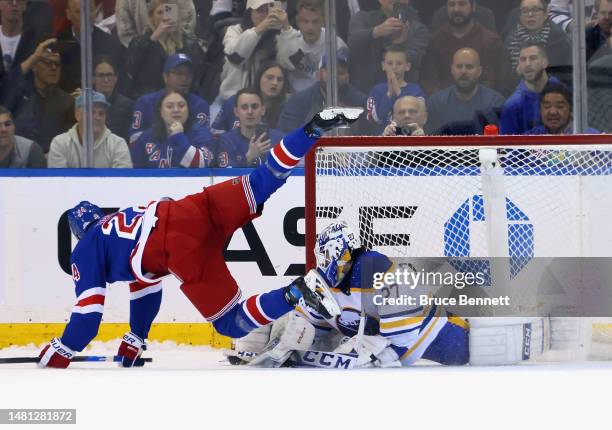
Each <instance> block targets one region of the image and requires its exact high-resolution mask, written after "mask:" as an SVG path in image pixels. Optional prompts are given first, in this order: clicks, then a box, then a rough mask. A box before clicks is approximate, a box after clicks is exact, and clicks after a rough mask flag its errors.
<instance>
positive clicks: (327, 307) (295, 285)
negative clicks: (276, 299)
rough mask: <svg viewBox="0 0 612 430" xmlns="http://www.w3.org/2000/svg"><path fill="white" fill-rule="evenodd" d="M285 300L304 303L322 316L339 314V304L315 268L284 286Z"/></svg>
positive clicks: (293, 304)
mask: <svg viewBox="0 0 612 430" xmlns="http://www.w3.org/2000/svg"><path fill="white" fill-rule="evenodd" d="M285 300H287V303H289V304H290V305H292V306H297V305H300V306H303V305H306V306H308V307H310V308H312V309H313V310H314V311H315V312H317V313H318V314H319V315H321V316H322V317H324V318H332V317H335V316H336V315H340V306H338V303H337V302H336V299H335V298H334V296H333V294H332V292H331V290H330V289H329V286H328V285H327V282H326V281H325V279H324V278H323V277H322V276H321V275H320V274H319V273H318V272H317V271H316V270H315V269H311V270H310V271H309V272H308V273H307V274H306V276H302V277H300V278H297V279H296V280H295V281H293V282H292V283H291V284H289V285H288V286H287V287H286V290H285Z"/></svg>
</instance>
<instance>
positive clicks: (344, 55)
mask: <svg viewBox="0 0 612 430" xmlns="http://www.w3.org/2000/svg"><path fill="white" fill-rule="evenodd" d="M336 60H337V61H338V63H344V65H345V66H348V62H349V53H348V49H347V48H340V49H338V51H336ZM325 66H327V54H324V55H323V57H322V58H321V64H320V66H319V68H320V69H322V68H323V67H325Z"/></svg>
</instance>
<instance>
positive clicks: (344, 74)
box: [276, 49, 367, 134]
mask: <svg viewBox="0 0 612 430" xmlns="http://www.w3.org/2000/svg"><path fill="white" fill-rule="evenodd" d="M326 65H327V55H324V56H323V58H322V60H321V66H320V67H319V72H318V78H319V81H318V82H316V83H315V84H313V85H311V86H309V87H308V88H306V89H305V90H303V91H300V92H297V93H295V94H293V95H292V96H291V97H290V98H289V100H287V104H286V105H285V108H284V109H283V112H282V113H281V115H280V118H279V119H278V124H277V127H276V128H278V129H279V130H281V131H284V132H288V131H290V130H293V129H294V128H296V127H298V126H299V124H303V123H305V122H306V121H308V118H310V117H312V116H313V115H314V114H316V113H317V112H318V111H320V110H321V109H323V107H324V106H326V105H327V102H326V99H327V75H328V74H327V69H326ZM337 65H338V67H337V71H338V104H339V105H340V106H355V107H365V105H366V99H367V97H366V95H365V94H364V93H362V92H361V91H359V90H358V89H357V88H355V87H354V86H352V85H351V84H350V83H349V81H350V76H349V70H348V50H347V49H339V50H338V54H337ZM356 125H357V126H358V125H359V122H357V123H356ZM353 134H354V133H353Z"/></svg>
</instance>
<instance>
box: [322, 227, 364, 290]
mask: <svg viewBox="0 0 612 430" xmlns="http://www.w3.org/2000/svg"><path fill="white" fill-rule="evenodd" d="M360 247H361V244H360V242H359V239H357V235H356V234H355V233H353V231H352V230H351V229H350V227H349V226H348V224H347V223H346V222H344V221H341V222H335V223H332V224H330V225H329V226H327V227H326V228H325V229H324V230H323V231H322V232H321V233H320V234H319V237H318V238H317V244H316V246H315V256H316V258H317V268H318V269H319V272H321V273H322V274H323V275H324V276H325V278H326V279H327V281H328V282H329V283H330V285H331V286H332V287H337V286H338V284H340V282H342V279H344V276H345V275H346V274H347V273H348V272H349V270H351V266H352V252H353V251H355V250H356V249H358V248H360Z"/></svg>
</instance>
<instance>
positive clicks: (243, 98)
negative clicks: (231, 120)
mask: <svg viewBox="0 0 612 430" xmlns="http://www.w3.org/2000/svg"><path fill="white" fill-rule="evenodd" d="M265 112H266V108H265V106H264V104H263V101H262V99H261V96H260V95H259V93H258V92H257V91H256V90H254V89H250V88H244V89H242V90H240V91H238V94H236V106H235V108H234V114H235V115H236V116H237V117H238V120H239V121H240V126H239V127H238V128H235V129H233V130H232V131H229V132H227V133H224V134H222V135H221V137H220V142H219V147H218V150H217V156H216V164H217V165H218V166H219V167H250V166H258V165H260V164H261V163H262V162H263V161H262V160H265V155H266V154H267V153H268V152H269V151H270V148H272V147H273V146H274V145H276V144H277V143H278V142H280V141H281V139H282V138H283V136H284V134H283V133H282V132H280V131H278V130H275V129H273V128H269V127H268V126H266V125H264V124H262V123H261V120H262V118H263V116H264V114H265Z"/></svg>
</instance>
